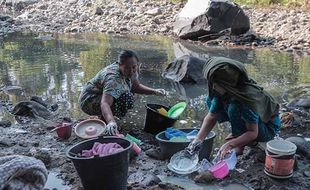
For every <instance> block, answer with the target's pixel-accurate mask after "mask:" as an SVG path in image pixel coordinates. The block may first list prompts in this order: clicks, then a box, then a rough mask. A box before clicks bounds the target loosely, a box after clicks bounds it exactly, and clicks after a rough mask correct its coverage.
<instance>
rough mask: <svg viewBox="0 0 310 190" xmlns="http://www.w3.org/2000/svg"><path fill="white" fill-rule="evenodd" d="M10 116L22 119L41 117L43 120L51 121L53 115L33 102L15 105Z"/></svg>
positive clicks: (42, 106)
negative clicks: (22, 117) (21, 117)
mask: <svg viewBox="0 0 310 190" xmlns="http://www.w3.org/2000/svg"><path fill="white" fill-rule="evenodd" d="M12 114H13V115H16V116H24V117H32V118H36V117H41V118H44V119H52V118H53V117H54V115H53V113H52V112H51V111H50V110H48V109H47V108H46V107H45V106H44V105H42V104H40V103H38V102H35V101H22V102H19V103H18V104H16V106H15V107H14V108H13V110H12Z"/></svg>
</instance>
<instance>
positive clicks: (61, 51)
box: [0, 33, 310, 133]
mask: <svg viewBox="0 0 310 190" xmlns="http://www.w3.org/2000/svg"><path fill="white" fill-rule="evenodd" d="M121 49H133V50H135V51H136V52H137V53H138V55H139V56H140V58H141V62H142V66H141V75H140V80H141V82H142V83H143V84H146V85H149V86H151V87H155V88H165V89H166V90H169V91H170V96H168V97H166V98H158V97H154V96H140V98H138V99H137V101H136V105H135V108H134V110H133V111H132V115H133V116H135V115H137V119H136V120H135V119H134V121H130V122H131V123H135V122H136V123H139V122H140V124H138V125H142V123H143V119H144V118H143V117H142V116H141V114H138V113H142V112H144V111H145V107H144V105H145V104H146V103H149V102H152V103H154V102H155V103H161V104H165V105H173V104H175V103H177V102H179V101H181V100H185V101H187V102H188V107H187V109H186V112H185V113H184V114H183V115H182V117H181V119H182V120H185V123H187V124H186V125H188V126H199V123H200V121H201V120H202V118H203V116H204V115H205V114H206V113H207V110H206V109H205V105H204V97H205V94H206V85H205V84H202V85H193V84H188V85H180V84H176V83H172V82H171V81H168V80H166V79H164V78H162V77H161V71H162V70H163V69H164V68H165V67H166V66H167V65H168V64H169V63H170V62H171V61H173V60H174V59H175V58H176V57H179V56H182V55H185V54H190V55H194V56H198V57H206V56H226V57H230V58H233V59H237V60H239V61H242V62H244V63H245V64H246V68H247V70H248V72H249V75H250V76H251V77H253V78H254V79H255V80H256V81H257V82H258V83H259V84H261V85H262V86H263V87H264V88H265V89H267V91H269V92H270V93H271V94H273V95H274V96H276V97H278V96H280V95H281V94H282V93H283V92H284V91H286V90H288V89H290V88H292V87H296V86H299V85H302V84H309V83H310V75H309V73H310V58H309V57H297V56H294V55H293V54H288V53H279V52H274V51H272V50H270V49H257V50H253V49H250V48H243V49H240V48H223V47H204V46H201V45H194V44H192V43H189V42H184V41H174V40H172V39H170V38H167V37H162V36H126V37H125V36H107V35H103V34H97V33H91V34H63V35H57V34H54V35H49V34H22V33H17V34H11V35H10V36H8V37H7V38H5V39H4V41H3V42H0V86H9V85H17V86H20V87H22V88H23V89H24V90H23V92H22V93H20V92H19V93H17V92H14V91H11V92H6V93H5V92H4V91H0V100H9V101H11V102H12V103H13V104H15V103H16V102H18V101H22V100H28V99H29V97H30V96H32V95H37V96H42V97H43V98H44V99H47V100H48V101H50V102H53V103H58V104H59V105H60V109H59V111H60V112H62V113H63V114H64V115H67V116H70V117H72V118H74V119H78V118H81V117H85V115H84V114H83V113H82V112H81V110H80V109H79V106H78V102H77V100H78V96H79V93H80V91H81V89H82V86H83V84H84V83H85V82H86V81H87V80H89V79H90V78H92V77H93V76H94V75H95V74H96V73H97V72H98V71H99V70H100V69H101V68H103V67H104V66H106V65H108V64H110V63H112V62H113V61H115V60H116V58H117V54H118V52H119V51H120V50H121ZM140 111H142V112H140ZM10 117H11V116H10V115H9V114H7V113H5V112H1V111H0V119H9V120H12V118H10ZM183 123H184V122H183ZM141 127H143V126H141ZM220 131H221V130H220V129H219V131H218V132H219V133H220Z"/></svg>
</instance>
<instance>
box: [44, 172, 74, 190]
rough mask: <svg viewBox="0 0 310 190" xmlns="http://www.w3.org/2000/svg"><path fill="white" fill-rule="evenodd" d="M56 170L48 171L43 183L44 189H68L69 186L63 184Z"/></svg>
mask: <svg viewBox="0 0 310 190" xmlns="http://www.w3.org/2000/svg"><path fill="white" fill-rule="evenodd" d="M58 175H59V173H57V172H49V174H48V177H47V182H46V184H45V187H44V189H45V190H69V189H70V187H69V186H67V185H64V184H65V182H64V181H63V180H62V179H61V178H60V177H59V176H58Z"/></svg>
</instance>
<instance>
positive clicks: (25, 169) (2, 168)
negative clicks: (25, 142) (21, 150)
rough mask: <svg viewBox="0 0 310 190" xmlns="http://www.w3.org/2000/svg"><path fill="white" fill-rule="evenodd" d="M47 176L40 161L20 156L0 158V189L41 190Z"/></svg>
mask: <svg viewBox="0 0 310 190" xmlns="http://www.w3.org/2000/svg"><path fill="white" fill-rule="evenodd" d="M47 175H48V171H47V169H46V167H45V165H44V164H43V162H42V161H41V160H38V159H35V158H32V157H27V156H20V155H12V156H4V157H0V189H8V190H21V189H23V190H41V189H43V188H44V185H45V183H46V180H47Z"/></svg>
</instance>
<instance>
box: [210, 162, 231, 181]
mask: <svg viewBox="0 0 310 190" xmlns="http://www.w3.org/2000/svg"><path fill="white" fill-rule="evenodd" d="M209 170H210V172H211V173H212V175H213V176H214V177H215V178H217V179H223V178H224V177H226V176H227V175H228V173H229V168H228V165H227V163H226V161H225V160H223V161H221V162H219V163H217V164H215V165H214V166H212V167H211V168H210V169H209Z"/></svg>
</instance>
